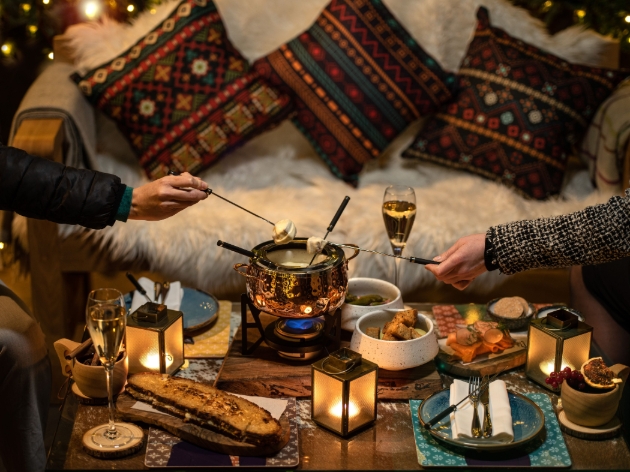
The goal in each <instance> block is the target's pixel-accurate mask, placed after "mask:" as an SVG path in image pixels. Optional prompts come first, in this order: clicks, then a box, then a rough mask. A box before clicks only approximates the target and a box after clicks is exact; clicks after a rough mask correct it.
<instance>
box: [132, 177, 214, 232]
mask: <svg viewBox="0 0 630 472" xmlns="http://www.w3.org/2000/svg"><path fill="white" fill-rule="evenodd" d="M207 188H208V184H207V183H205V182H204V181H203V180H201V179H198V178H197V177H193V176H192V175H190V174H189V173H188V172H184V173H183V174H181V175H169V176H166V177H162V178H161V179H158V180H155V181H153V182H150V183H148V184H145V185H142V186H141V187H138V188H134V189H133V196H132V197H131V210H130V211H129V217H128V218H129V219H130V220H148V221H158V220H163V219H166V218H169V217H171V216H173V215H174V214H175V213H178V212H180V211H181V210H183V209H185V208H188V207H189V206H192V205H194V204H195V203H197V202H198V201H200V200H205V199H206V198H208V194H207V193H206V192H204V190H205V189H207Z"/></svg>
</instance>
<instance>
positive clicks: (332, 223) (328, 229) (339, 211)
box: [308, 195, 350, 265]
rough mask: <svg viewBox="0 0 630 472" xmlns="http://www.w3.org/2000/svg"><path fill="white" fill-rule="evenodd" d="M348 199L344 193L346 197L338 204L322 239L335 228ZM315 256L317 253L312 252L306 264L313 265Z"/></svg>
mask: <svg viewBox="0 0 630 472" xmlns="http://www.w3.org/2000/svg"><path fill="white" fill-rule="evenodd" d="M349 201H350V197H349V196H347V195H346V197H345V198H344V199H343V201H342V202H341V205H339V209H338V210H337V213H335V216H333V219H332V221H331V222H330V224H329V225H328V228H327V230H326V236H324V241H325V240H326V238H327V237H328V235H329V234H330V232H331V231H332V230H333V229H334V228H335V225H336V224H337V221H339V218H341V214H342V213H343V211H344V210H345V209H346V206H347V205H348V202H349ZM316 257H317V253H315V254H313V258H312V259H311V262H309V264H308V265H313V261H314V260H315V258H316Z"/></svg>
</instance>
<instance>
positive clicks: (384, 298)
mask: <svg viewBox="0 0 630 472" xmlns="http://www.w3.org/2000/svg"><path fill="white" fill-rule="evenodd" d="M387 308H396V309H401V308H404V305H403V301H402V297H401V295H400V290H399V289H398V287H396V286H395V285H394V284H391V283H389V282H385V281H384V280H380V279H372V278H368V277H357V278H354V279H350V280H348V293H347V294H346V300H345V302H344V304H343V305H342V306H341V328H342V329H345V330H347V331H354V327H355V325H356V322H357V320H358V319H359V318H360V317H361V316H363V315H365V314H366V313H369V312H371V311H374V310H381V309H387Z"/></svg>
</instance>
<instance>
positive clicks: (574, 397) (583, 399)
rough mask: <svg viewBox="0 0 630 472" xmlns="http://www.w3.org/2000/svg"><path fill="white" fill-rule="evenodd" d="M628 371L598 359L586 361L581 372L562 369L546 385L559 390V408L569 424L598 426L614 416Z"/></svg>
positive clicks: (626, 368) (553, 374)
mask: <svg viewBox="0 0 630 472" xmlns="http://www.w3.org/2000/svg"><path fill="white" fill-rule="evenodd" d="M629 371H630V369H628V367H626V366H625V365H622V364H615V365H613V366H612V367H607V366H606V364H605V363H604V361H603V360H602V358H601V357H594V358H592V359H589V360H588V361H586V362H585V363H584V364H583V365H582V368H581V369H580V370H572V369H571V368H570V367H565V368H564V369H562V371H560V372H552V373H551V374H549V377H548V378H547V379H545V382H546V383H547V384H549V385H551V387H552V388H553V389H554V390H556V391H557V390H558V389H559V390H560V398H561V399H562V409H563V410H564V414H565V415H566V417H567V419H568V420H569V421H571V422H572V423H575V424H578V425H581V426H586V427H597V426H602V425H605V424H606V423H608V422H609V421H610V420H612V418H613V417H614V416H615V413H616V412H617V408H618V406H619V401H620V400H621V394H622V391H623V388H624V385H625V382H626V380H627V378H628V373H629Z"/></svg>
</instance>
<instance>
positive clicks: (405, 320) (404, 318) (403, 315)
mask: <svg viewBox="0 0 630 472" xmlns="http://www.w3.org/2000/svg"><path fill="white" fill-rule="evenodd" d="M417 319H418V310H413V309H411V310H405V311H399V312H398V313H396V316H394V319H393V320H392V322H393V323H402V324H404V325H405V326H407V327H409V328H413V325H415V324H416V320H417Z"/></svg>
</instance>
